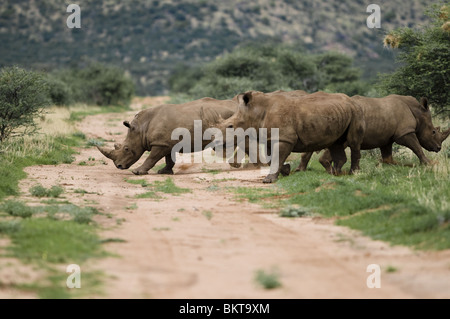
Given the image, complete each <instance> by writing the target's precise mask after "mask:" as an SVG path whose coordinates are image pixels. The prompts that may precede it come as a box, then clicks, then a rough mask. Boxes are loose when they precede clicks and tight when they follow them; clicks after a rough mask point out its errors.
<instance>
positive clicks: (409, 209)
mask: <svg viewBox="0 0 450 319" xmlns="http://www.w3.org/2000/svg"><path fill="white" fill-rule="evenodd" d="M446 150H447V149H444V150H443V151H442V152H441V153H439V154H438V155H434V154H430V156H431V157H433V160H435V161H437V162H438V164H437V165H435V166H431V167H430V166H428V167H425V166H420V165H417V166H414V165H410V164H412V163H414V164H418V163H417V161H416V159H415V158H414V156H407V155H400V156H399V155H397V157H396V159H397V160H399V162H400V165H381V164H379V163H378V156H377V155H375V154H374V153H369V152H365V153H364V154H363V158H362V161H361V168H362V169H361V171H360V172H358V173H356V174H354V175H345V176H332V175H329V174H327V173H326V172H325V171H324V169H323V168H322V167H321V165H320V164H319V163H318V162H317V160H312V161H311V163H310V167H309V168H308V170H307V171H306V172H295V173H291V175H290V176H287V177H281V178H280V179H279V181H278V182H277V183H276V184H275V185H272V186H270V187H269V188H261V189H239V188H238V189H236V190H235V192H236V193H237V195H238V196H239V197H243V198H247V199H248V200H249V201H254V202H262V203H263V205H264V204H265V201H264V199H266V198H268V197H269V198H272V199H271V202H272V204H274V206H276V207H278V208H280V215H281V216H287V217H299V216H304V215H305V214H306V215H309V214H311V213H312V214H319V215H321V216H324V217H334V218H336V223H337V224H338V225H344V226H348V227H351V228H353V229H358V230H361V231H362V232H363V234H365V235H368V236H370V237H372V238H374V239H379V240H384V241H388V242H390V243H392V244H400V245H407V246H410V247H413V248H417V249H433V250H441V249H449V248H450V201H449V198H450V183H449V180H450V179H449V172H450V159H449V158H448V157H447V155H446V154H447V153H446ZM291 165H292V167H293V168H295V167H296V165H298V160H294V161H293V162H292V163H291ZM347 165H348V164H347ZM347 165H346V166H347ZM272 207H273V206H272ZM293 207H295V211H294V209H293ZM291 208H292V209H291ZM292 212H294V214H292ZM298 212H301V214H299V213H298Z"/></svg>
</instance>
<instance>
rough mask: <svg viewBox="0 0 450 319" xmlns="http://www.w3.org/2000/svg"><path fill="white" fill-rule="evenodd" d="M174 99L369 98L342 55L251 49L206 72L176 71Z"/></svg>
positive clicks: (172, 84) (284, 48)
mask: <svg viewBox="0 0 450 319" xmlns="http://www.w3.org/2000/svg"><path fill="white" fill-rule="evenodd" d="M169 85H170V89H171V92H172V93H175V94H184V95H188V96H190V97H191V98H201V97H205V96H209V97H213V98H217V99H229V98H232V97H233V96H235V95H236V94H238V93H242V92H245V91H248V90H257V91H263V92H271V91H276V90H280V89H283V90H286V91H289V90H305V91H307V92H315V91H318V90H328V91H333V92H342V93H346V94H350V95H355V94H360V95H365V93H366V92H367V91H368V90H369V87H368V86H367V85H366V84H364V83H362V82H360V70H359V69H357V68H355V67H353V60H352V58H350V57H348V56H346V55H344V54H341V53H338V52H327V53H323V54H316V55H313V54H307V53H305V52H304V51H303V49H302V48H297V47H293V46H287V45H280V44H271V45H249V46H245V47H241V48H237V49H235V50H234V51H233V52H231V53H229V54H226V55H224V56H222V57H219V58H217V59H216V60H214V61H212V62H210V63H208V64H206V65H204V66H202V67H194V68H187V67H178V68H177V71H176V72H174V73H173V74H172V76H171V77H170V79H169Z"/></svg>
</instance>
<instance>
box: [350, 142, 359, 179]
mask: <svg viewBox="0 0 450 319" xmlns="http://www.w3.org/2000/svg"><path fill="white" fill-rule="evenodd" d="M350 149H351V151H352V153H351V156H350V158H351V166H350V174H352V173H354V172H356V171H359V170H360V167H359V160H360V159H361V149H360V148H359V146H358V147H353V148H350Z"/></svg>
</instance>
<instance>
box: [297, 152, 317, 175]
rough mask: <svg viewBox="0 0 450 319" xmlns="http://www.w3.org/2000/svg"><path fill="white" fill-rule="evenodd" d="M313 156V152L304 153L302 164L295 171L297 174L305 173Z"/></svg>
mask: <svg viewBox="0 0 450 319" xmlns="http://www.w3.org/2000/svg"><path fill="white" fill-rule="evenodd" d="M312 155H313V152H309V153H302V157H301V160H300V164H299V165H298V167H297V168H296V170H295V171H296V172H304V171H306V167H308V163H309V161H310V160H311V157H312Z"/></svg>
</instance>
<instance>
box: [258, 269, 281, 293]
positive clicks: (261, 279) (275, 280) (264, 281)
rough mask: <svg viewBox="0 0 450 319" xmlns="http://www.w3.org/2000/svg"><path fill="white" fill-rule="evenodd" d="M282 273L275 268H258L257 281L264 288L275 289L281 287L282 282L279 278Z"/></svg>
mask: <svg viewBox="0 0 450 319" xmlns="http://www.w3.org/2000/svg"><path fill="white" fill-rule="evenodd" d="M279 277H280V275H279V273H278V271H277V270H275V269H273V270H271V271H269V272H266V271H264V270H262V269H258V270H257V271H256V273H255V281H256V283H257V284H258V285H260V286H261V287H263V288H264V289H274V288H278V287H281V282H280V279H279Z"/></svg>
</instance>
